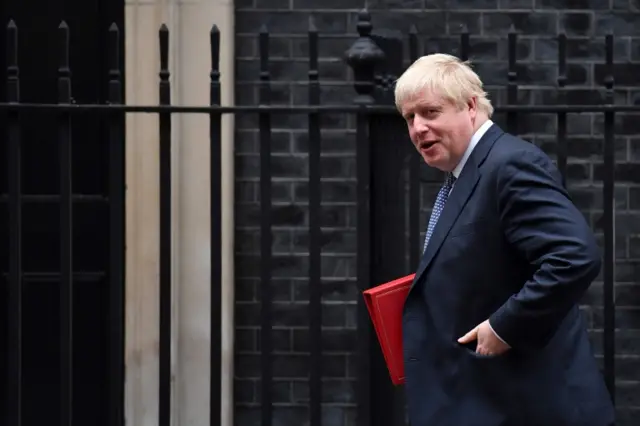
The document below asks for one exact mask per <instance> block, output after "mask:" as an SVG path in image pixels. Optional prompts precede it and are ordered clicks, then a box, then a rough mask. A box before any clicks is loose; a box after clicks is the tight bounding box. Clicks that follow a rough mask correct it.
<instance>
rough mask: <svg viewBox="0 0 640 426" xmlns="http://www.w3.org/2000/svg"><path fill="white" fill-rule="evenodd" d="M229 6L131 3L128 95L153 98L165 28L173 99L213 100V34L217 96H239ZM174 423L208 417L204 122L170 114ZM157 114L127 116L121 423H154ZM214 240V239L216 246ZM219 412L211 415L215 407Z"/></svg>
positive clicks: (225, 359) (227, 377) (226, 232)
mask: <svg viewBox="0 0 640 426" xmlns="http://www.w3.org/2000/svg"><path fill="white" fill-rule="evenodd" d="M233 12H234V10H233V1H225V0H126V5H125V51H126V62H125V64H126V69H125V73H126V74H125V84H126V101H127V103H128V104H131V105H156V104H157V103H158V79H159V77H158V72H159V64H160V60H159V38H158V30H159V28H160V25H161V24H162V23H165V24H166V25H167V26H168V28H169V31H170V33H169V41H170V46H169V68H170V72H171V98H172V103H173V104H175V105H208V104H209V71H210V69H211V61H210V59H211V58H210V47H209V31H210V29H211V26H212V25H213V24H214V23H215V24H216V25H217V26H218V28H219V29H220V38H221V51H220V61H221V67H220V68H221V93H222V104H223V105H233V103H234V98H233V92H234V79H233V76H234V70H233V65H234V33H233V32H234V29H233V28H234V13H233ZM222 129H223V137H222V185H223V187H222V198H223V199H222V203H221V205H222V208H223V211H222V218H223V225H222V242H221V243H222V274H223V279H222V287H223V293H222V325H223V326H222V383H221V386H222V388H221V393H222V396H223V398H222V412H221V417H220V425H221V426H232V425H233V388H232V385H233V335H234V333H233V306H234V294H233V287H234V286H233V252H234V250H233V229H234V226H233V204H234V203H233V193H234V190H233V183H234V171H233V117H232V116H230V115H227V116H225V117H224V118H223V127H222ZM172 132H173V134H172V150H173V160H172V161H173V176H172V193H173V197H174V198H173V205H172V215H173V220H172V238H173V242H174V247H173V250H172V297H173V301H172V323H173V329H172V407H171V409H172V410H171V411H172V419H171V420H172V425H176V426H208V425H209V415H210V414H209V336H210V334H209V312H210V310H209V294H210V291H209V289H210V279H209V278H210V265H209V254H210V241H209V240H210V238H209V235H210V233H209V229H210V228H209V222H210V218H209V122H208V116H207V115H203V114H200V115H195V114H194V115H187V114H174V115H173V118H172ZM158 147H159V137H158V117H157V115H156V114H140V113H130V114H127V120H126V185H127V194H126V229H127V233H126V270H127V273H126V291H125V297H126V299H125V305H126V309H125V312H126V319H125V324H126V327H125V334H126V335H125V418H126V422H125V424H126V426H156V425H157V424H158V350H159V333H158V323H159V320H158V318H159V315H158V296H159V293H158V288H159V285H158V280H159V263H158V256H159V251H158V250H159V210H160V209H159V204H158V203H159V187H158ZM218 243H219V242H214V244H218ZM217 414H218V413H214V415H217Z"/></svg>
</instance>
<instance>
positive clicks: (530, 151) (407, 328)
mask: <svg viewBox="0 0 640 426" xmlns="http://www.w3.org/2000/svg"><path fill="white" fill-rule="evenodd" d="M599 271H600V251H599V249H598V246H597V245H596V241H595V239H594V235H593V234H592V232H591V230H590V228H589V226H588V224H587V223H586V221H585V219H584V217H583V216H582V214H581V213H580V212H579V211H578V210H577V209H576V208H575V206H574V205H573V203H572V202H571V200H570V199H569V196H568V194H567V192H566V191H565V189H564V187H563V186H562V182H561V178H560V175H559V173H558V171H557V169H556V167H555V166H554V164H553V163H552V162H551V160H550V159H549V158H548V157H547V156H546V155H545V154H544V153H543V152H542V151H541V150H540V149H538V148H537V147H536V146H535V145H533V144H530V143H528V142H526V141H523V140H522V139H519V138H517V137H514V136H512V135H509V134H507V133H505V132H503V131H502V130H501V129H500V128H499V127H498V126H497V125H495V124H494V125H493V126H492V127H491V128H490V129H489V130H488V131H487V132H486V133H485V134H484V136H483V137H482V138H481V140H480V141H479V142H478V144H477V145H476V147H475V149H474V150H473V152H472V153H471V155H470V157H469V158H468V160H467V162H466V164H465V166H464V168H463V170H462V172H461V174H460V176H459V178H458V180H457V181H456V183H455V186H454V188H453V190H452V191H451V193H450V196H449V199H448V201H447V203H446V204H445V207H444V210H443V212H442V214H441V216H440V219H439V221H438V223H437V225H436V227H435V229H434V232H433V235H432V237H431V239H430V241H429V244H428V246H427V249H426V251H425V253H424V254H423V256H422V259H421V262H420V265H419V267H418V270H417V271H416V278H415V280H414V282H413V286H412V288H411V291H410V293H409V296H408V297H407V301H406V303H405V307H404V314H403V344H404V352H405V353H404V357H405V358H404V360H405V374H406V385H405V388H406V394H407V402H408V409H409V419H410V422H411V426H608V425H610V424H612V422H613V420H614V409H613V405H612V403H611V400H610V397H609V394H608V392H607V390H606V387H605V385H604V380H603V377H602V375H601V373H600V371H599V369H598V366H597V364H596V361H595V359H594V357H593V353H592V349H591V346H590V342H589V339H588V336H587V331H586V324H585V321H584V319H583V317H582V315H581V313H580V311H579V308H578V305H577V303H578V302H579V300H580V298H581V296H582V295H583V294H584V293H585V291H586V290H587V288H588V287H589V285H590V284H591V282H592V280H594V279H595V278H596V276H597V275H598V274H599ZM486 319H489V321H490V324H491V325H492V327H493V329H494V330H495V332H496V333H497V334H498V335H499V336H500V337H501V338H502V339H504V340H505V341H506V342H507V343H508V344H509V345H510V346H511V349H510V350H509V351H507V352H506V353H504V354H502V355H498V356H482V355H478V354H476V353H475V342H473V344H472V345H462V344H460V343H458V342H457V340H458V338H459V337H461V336H463V335H464V334H465V333H467V332H468V331H469V330H471V329H472V328H473V327H475V326H476V325H478V324H480V323H481V322H483V321H485V320H486Z"/></svg>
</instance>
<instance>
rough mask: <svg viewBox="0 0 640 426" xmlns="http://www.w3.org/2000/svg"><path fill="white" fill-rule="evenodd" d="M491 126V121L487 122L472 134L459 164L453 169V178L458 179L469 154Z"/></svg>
mask: <svg viewBox="0 0 640 426" xmlns="http://www.w3.org/2000/svg"><path fill="white" fill-rule="evenodd" d="M492 125H493V121H491V120H487V121H485V122H484V123H483V124H482V126H480V128H479V129H478V130H476V132H475V133H474V134H473V136H472V137H471V141H470V142H469V146H467V150H466V151H465V152H464V155H463V156H462V158H461V159H460V162H459V163H458V165H457V166H456V168H455V169H453V176H454V177H455V178H456V179H458V178H459V177H460V173H461V172H462V169H463V167H464V165H465V163H466V162H467V160H468V159H469V156H470V155H471V153H472V152H473V149H474V148H475V147H476V145H477V144H478V142H480V139H482V137H483V136H484V134H485V133H486V132H487V130H489V128H490V127H491V126H492Z"/></svg>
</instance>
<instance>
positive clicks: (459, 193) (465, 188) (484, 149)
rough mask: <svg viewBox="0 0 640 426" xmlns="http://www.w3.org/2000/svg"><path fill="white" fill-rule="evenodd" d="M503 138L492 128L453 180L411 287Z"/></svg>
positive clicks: (424, 269) (435, 251)
mask: <svg viewBox="0 0 640 426" xmlns="http://www.w3.org/2000/svg"><path fill="white" fill-rule="evenodd" d="M502 134H503V132H502V130H501V129H500V128H499V127H498V126H497V125H495V124H494V125H493V126H491V128H490V129H489V130H488V131H487V132H486V133H485V134H484V136H483V137H482V139H480V141H479V142H478V144H477V145H476V147H475V149H474V151H473V152H472V153H471V155H470V156H469V158H468V160H467V163H466V164H465V166H464V167H463V169H462V173H461V174H460V177H459V178H458V179H457V180H456V183H455V185H454V187H453V189H452V190H451V193H450V194H449V198H448V200H447V202H446V203H445V205H444V209H443V210H442V213H441V214H440V218H439V219H438V222H437V223H436V226H435V228H434V230H433V234H432V235H431V239H430V240H429V244H427V250H426V251H425V252H424V254H423V255H422V259H421V261H420V265H419V266H418V270H417V271H416V275H415V278H414V280H413V283H412V288H413V286H415V284H416V283H417V282H418V281H419V280H420V279H421V277H422V275H423V274H424V273H425V271H426V270H427V269H428V268H429V265H430V264H431V262H432V261H433V259H434V257H435V255H436V254H437V253H438V251H439V250H440V246H442V243H443V242H444V240H445V238H446V237H447V235H448V234H449V231H450V230H451V227H452V226H453V224H454V223H455V221H456V220H457V219H458V216H459V215H460V213H461V212H462V209H463V208H464V206H465V205H466V204H467V201H468V200H469V197H471V194H473V191H474V189H475V188H476V186H477V185H478V181H479V180H480V177H481V173H480V170H479V167H480V165H481V164H482V163H483V162H484V159H485V158H486V156H487V154H488V153H489V150H490V148H491V147H492V146H493V143H494V142H495V141H496V140H497V139H498V137H499V136H500V135H502Z"/></svg>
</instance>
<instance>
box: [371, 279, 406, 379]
mask: <svg viewBox="0 0 640 426" xmlns="http://www.w3.org/2000/svg"><path fill="white" fill-rule="evenodd" d="M414 277H415V274H411V275H407V276H406V277H402V278H398V279H395V280H393V281H389V282H388V283H385V284H381V285H378V286H376V287H373V288H370V289H368V290H365V291H364V292H363V296H364V301H365V304H366V305H367V309H368V310H369V315H370V316H371V322H372V323H373V328H374V329H375V331H376V335H377V336H378V341H379V342H380V347H381V348H382V354H383V355H384V359H385V362H386V363H387V368H388V369H389V375H390V376H391V382H392V383H393V384H394V385H396V386H397V385H401V384H403V383H404V358H403V353H402V309H403V307H404V302H405V300H406V298H407V295H408V294H409V289H410V288H411V283H412V282H413V278H414Z"/></svg>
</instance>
